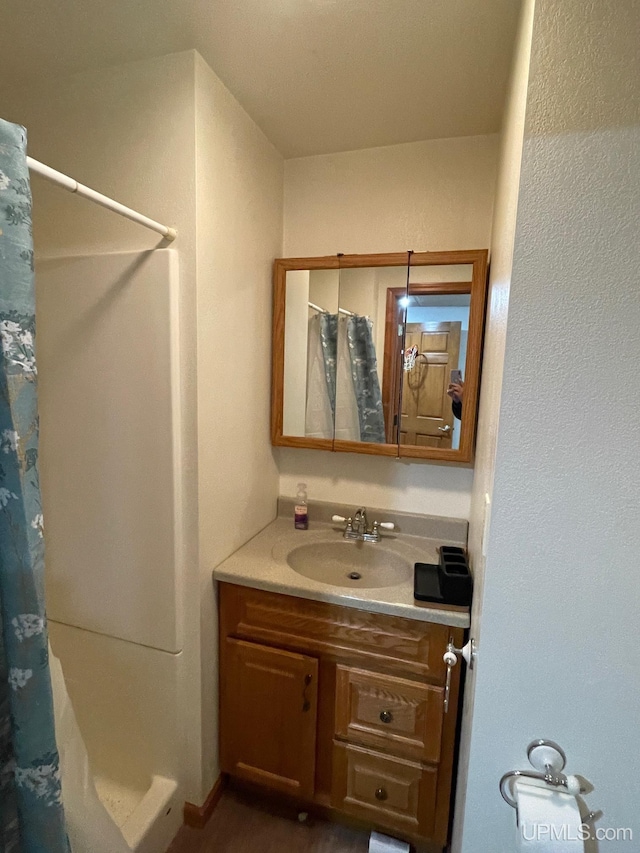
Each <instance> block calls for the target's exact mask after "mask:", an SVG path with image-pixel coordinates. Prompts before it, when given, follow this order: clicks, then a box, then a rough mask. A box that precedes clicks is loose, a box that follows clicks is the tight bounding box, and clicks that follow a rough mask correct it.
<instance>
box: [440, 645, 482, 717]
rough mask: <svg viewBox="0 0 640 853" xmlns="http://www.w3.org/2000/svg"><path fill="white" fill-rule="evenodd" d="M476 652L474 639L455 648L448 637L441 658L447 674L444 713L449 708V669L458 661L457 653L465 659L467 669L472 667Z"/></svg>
mask: <svg viewBox="0 0 640 853" xmlns="http://www.w3.org/2000/svg"><path fill="white" fill-rule="evenodd" d="M477 654H478V650H477V648H476V641H475V640H474V639H471V640H469V642H468V643H467V644H466V645H464V646H463V647H462V648H461V649H457V648H456V647H455V646H454V644H453V639H452V638H451V637H449V642H448V643H447V650H446V652H445V653H444V654H443V655H442V660H443V661H444V662H445V663H446V665H447V676H446V681H445V685H444V713H445V714H446V713H447V711H448V710H449V693H450V692H451V670H452V669H453V667H454V666H456V664H457V663H458V655H461V656H462V657H463V658H464V659H465V661H466V662H467V666H468V667H469V669H473V665H474V663H475V660H476V656H477Z"/></svg>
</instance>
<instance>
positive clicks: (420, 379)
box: [400, 322, 461, 448]
mask: <svg viewBox="0 0 640 853" xmlns="http://www.w3.org/2000/svg"><path fill="white" fill-rule="evenodd" d="M460 327H461V323H459V322H449V323H407V325H406V331H405V347H412V346H414V345H415V346H417V347H418V357H417V359H416V363H415V366H414V367H413V368H412V369H411V370H407V371H405V372H404V377H403V383H402V414H401V418H400V444H415V445H417V446H418V447H446V448H450V447H451V446H452V445H451V441H452V438H453V411H452V408H451V400H450V398H449V397H448V396H447V388H448V387H449V377H450V372H451V370H452V369H454V368H457V367H458V363H459V353H460Z"/></svg>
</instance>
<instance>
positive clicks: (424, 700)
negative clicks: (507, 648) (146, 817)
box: [220, 583, 463, 850]
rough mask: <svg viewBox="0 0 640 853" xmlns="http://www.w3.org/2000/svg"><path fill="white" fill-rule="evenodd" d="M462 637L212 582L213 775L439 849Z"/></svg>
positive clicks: (445, 823) (431, 626)
mask: <svg viewBox="0 0 640 853" xmlns="http://www.w3.org/2000/svg"><path fill="white" fill-rule="evenodd" d="M462 638H463V630H462V629H461V628H452V627H450V626H447V625H439V624H435V623H431V622H420V621H416V620H412V619H406V618H402V617H397V616H388V615H386V614H378V613H370V612H367V611H363V610H356V609H354V608H350V607H343V606H339V605H334V604H328V603H325V602H319V601H310V600H308V599H302V598H294V597H292V596H287V595H280V594H277V593H272V592H264V591H261V590H256V589H252V588H249V587H241V586H236V585H233V584H227V583H221V584H220V754H221V765H222V770H223V772H225V773H228V774H230V775H231V776H233V777H235V778H237V779H240V780H243V781H246V782H252V783H257V784H259V785H261V786H263V787H265V788H268V789H270V790H273V791H280V792H282V793H285V794H288V795H290V796H293V797H295V798H296V799H297V800H299V801H300V802H301V803H307V804H315V805H316V806H321V807H323V808H324V809H327V810H329V812H330V813H331V814H333V816H335V817H337V818H339V817H340V816H341V815H344V816H350V817H352V818H354V819H356V820H358V821H360V822H364V823H366V824H367V825H369V826H370V827H372V828H377V829H380V830H382V831H383V832H384V831H387V832H389V833H391V834H393V835H398V836H401V837H404V838H406V839H407V840H409V841H417V842H419V843H421V845H423V846H424V845H425V844H426V846H427V847H428V848H429V849H433V850H437V849H442V848H443V847H444V846H445V844H446V843H447V835H448V829H449V810H450V799H451V784H452V775H453V759H454V745H455V733H456V722H457V708H458V690H459V678H460V666H457V667H454V669H453V671H452V678H451V684H450V691H449V709H448V711H447V712H446V713H445V711H444V700H445V685H446V667H445V665H444V662H443V660H442V655H443V654H444V651H445V648H446V645H447V642H448V641H449V639H452V640H453V641H454V642H455V644H456V645H458V646H459V645H461V644H462Z"/></svg>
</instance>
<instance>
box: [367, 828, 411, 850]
mask: <svg viewBox="0 0 640 853" xmlns="http://www.w3.org/2000/svg"><path fill="white" fill-rule="evenodd" d="M409 849H410V848H409V845H408V844H407V843H406V841H398V839H397V838H391V837H390V836H388V835H383V834H382V833H381V832H372V833H371V836H370V838H369V853H409Z"/></svg>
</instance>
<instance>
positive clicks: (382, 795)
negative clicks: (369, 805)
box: [376, 788, 389, 800]
mask: <svg viewBox="0 0 640 853" xmlns="http://www.w3.org/2000/svg"><path fill="white" fill-rule="evenodd" d="M388 796H389V794H387V792H386V791H385V789H384V788H376V800H386V799H387V797H388Z"/></svg>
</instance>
